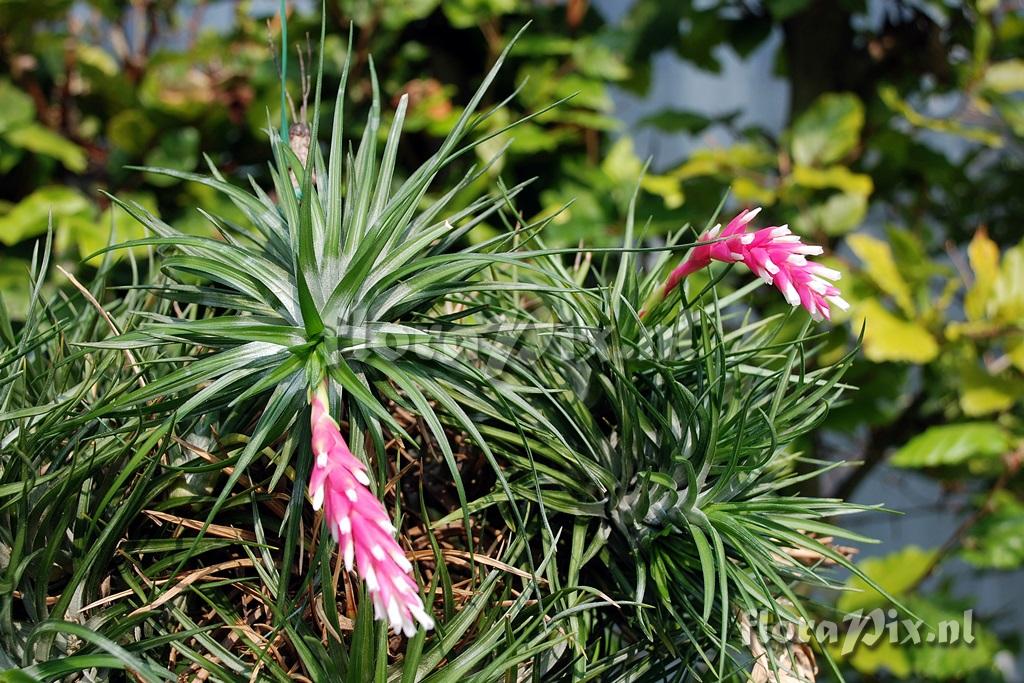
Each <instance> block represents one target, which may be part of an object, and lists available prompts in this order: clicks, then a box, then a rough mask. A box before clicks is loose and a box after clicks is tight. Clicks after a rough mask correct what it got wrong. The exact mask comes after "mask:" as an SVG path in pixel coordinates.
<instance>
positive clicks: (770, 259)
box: [645, 209, 850, 320]
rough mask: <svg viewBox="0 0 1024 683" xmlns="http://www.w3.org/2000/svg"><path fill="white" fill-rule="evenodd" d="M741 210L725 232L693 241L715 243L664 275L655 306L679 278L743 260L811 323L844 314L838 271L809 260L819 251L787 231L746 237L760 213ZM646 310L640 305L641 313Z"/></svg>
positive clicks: (696, 250)
mask: <svg viewBox="0 0 1024 683" xmlns="http://www.w3.org/2000/svg"><path fill="white" fill-rule="evenodd" d="M760 211H761V210H760V209H754V210H753V211H747V210H744V211H741V212H740V213H739V214H737V216H736V217H735V218H733V219H732V220H731V221H729V224H728V225H727V226H726V227H725V229H724V230H718V228H717V226H716V228H715V229H714V230H711V231H708V232H706V233H704V234H703V235H701V236H700V238H699V239H698V242H707V241H709V240H717V241H715V242H712V243H710V244H699V245H698V246H696V247H694V248H693V249H692V250H691V251H690V253H689V255H688V256H687V257H686V259H685V260H684V261H683V262H682V263H681V264H680V265H679V266H678V267H677V268H676V269H675V270H673V271H672V273H670V274H669V276H668V279H667V280H666V281H665V283H664V284H663V285H662V287H661V288H660V289H659V291H657V292H656V294H657V296H652V301H653V303H655V304H656V303H657V302H658V301H660V300H661V299H662V298H664V297H665V296H667V295H668V294H669V292H671V291H672V290H673V289H675V288H676V287H677V286H678V285H679V283H680V282H682V280H683V278H685V277H686V276H687V275H689V274H690V273H693V272H696V271H698V270H700V269H701V268H704V267H706V266H708V265H710V263H711V262H712V261H722V262H724V263H734V262H737V261H742V262H743V264H744V265H746V266H747V268H749V269H750V270H751V272H753V273H754V274H755V275H757V276H758V277H760V278H761V279H763V280H764V281H765V283H766V284H768V285H772V286H774V287H775V288H776V289H778V290H779V292H781V293H782V296H783V297H785V299H786V301H787V302H788V303H789V304H790V305H792V306H803V307H804V308H805V309H806V310H807V312H808V313H810V314H811V317H812V318H814V319H815V320H822V319H826V320H827V319H830V318H831V309H830V305H831V306H835V307H836V308H840V309H842V310H846V309H848V308H849V307H850V305H849V304H848V303H847V302H846V301H845V300H844V299H843V298H842V297H841V296H840V295H839V289H838V288H836V287H835V286H834V285H833V284H832V282H830V281H835V280H838V279H839V276H840V274H839V272H838V271H836V270H832V269H831V268H826V267H825V266H823V265H821V264H819V263H814V262H813V261H810V260H808V258H807V257H808V256H817V255H820V254H822V253H823V252H824V250H823V249H822V248H821V247H819V246H813V245H808V244H803V243H802V242H801V241H800V237H799V236H798V235H794V234H792V232H791V231H790V229H789V226H786V225H782V226H778V227H775V226H773V227H768V228H762V229H760V230H756V231H754V232H747V231H746V230H747V225H748V224H749V223H750V222H751V221H752V220H753V219H754V217H755V216H757V214H758V213H759V212H760ZM647 308H649V306H645V309H647Z"/></svg>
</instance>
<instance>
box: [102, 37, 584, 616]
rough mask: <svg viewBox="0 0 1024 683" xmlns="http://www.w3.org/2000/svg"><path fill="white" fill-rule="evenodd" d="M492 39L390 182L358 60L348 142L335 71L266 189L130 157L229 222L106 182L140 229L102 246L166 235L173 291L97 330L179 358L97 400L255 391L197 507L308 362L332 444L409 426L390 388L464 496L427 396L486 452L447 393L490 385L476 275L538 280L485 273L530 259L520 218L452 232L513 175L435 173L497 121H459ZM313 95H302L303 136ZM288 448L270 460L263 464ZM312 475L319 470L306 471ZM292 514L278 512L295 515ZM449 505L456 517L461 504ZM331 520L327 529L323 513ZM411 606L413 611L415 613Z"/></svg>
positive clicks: (233, 402) (498, 216)
mask: <svg viewBox="0 0 1024 683" xmlns="http://www.w3.org/2000/svg"><path fill="white" fill-rule="evenodd" d="M506 52H507V50H506ZM504 56H505V55H504V54H502V56H501V58H499V59H498V60H497V61H496V63H495V65H494V67H493V69H492V70H491V72H490V73H489V74H488V76H487V77H486V78H485V79H484V82H483V84H482V85H481V87H480V89H479V90H478V91H477V92H476V93H475V94H474V96H473V97H472V99H471V100H470V102H469V103H468V104H467V106H466V108H465V111H464V112H463V114H462V115H461V117H460V118H459V119H458V121H457V122H456V123H455V125H454V126H453V128H452V130H451V133H450V134H449V135H448V137H447V138H446V139H445V140H444V141H443V142H442V143H441V145H440V148H439V149H438V150H437V152H436V153H435V154H434V155H433V156H432V157H431V158H430V159H429V160H427V162H426V163H425V164H423V165H422V166H421V167H420V168H418V169H417V170H415V171H414V172H412V173H411V174H409V175H408V176H407V177H406V178H405V179H404V180H402V181H401V182H398V181H396V179H395V177H394V169H395V161H396V157H397V153H398V144H399V135H400V132H401V128H402V121H403V118H404V115H405V111H406V99H405V98H404V97H403V98H402V99H401V100H400V101H399V104H398V106H397V109H396V111H395V114H394V119H393V122H392V125H391V128H390V131H389V132H388V134H387V138H386V143H385V144H384V146H383V150H378V135H379V133H380V132H381V131H380V127H381V104H380V96H379V93H378V92H377V83H376V78H375V76H373V75H372V70H371V77H372V82H373V101H372V106H371V109H370V112H369V116H368V119H367V122H366V127H365V130H364V132H363V135H362V139H361V140H360V142H359V145H358V148H357V150H356V152H355V154H354V155H352V154H351V153H349V154H345V151H344V150H345V140H343V136H342V131H343V126H342V121H343V118H342V117H343V106H342V103H343V97H344V86H345V78H344V77H343V78H342V84H341V88H340V89H339V95H338V100H337V105H336V109H335V112H334V119H333V130H332V133H331V143H330V151H329V155H328V158H327V159H324V158H323V155H322V154H321V151H320V148H319V146H318V145H315V144H314V145H312V146H311V148H310V149H309V150H308V161H307V162H306V163H305V164H303V163H302V161H301V160H300V158H299V156H297V155H296V154H295V153H294V152H293V150H292V149H291V148H290V147H289V146H288V145H287V144H285V143H283V142H282V141H280V140H279V139H277V137H276V136H273V135H272V148H273V153H274V158H275V164H274V166H273V167H272V168H271V175H272V178H273V183H274V193H273V196H271V195H269V194H267V193H266V192H264V191H263V190H262V189H261V188H260V187H259V186H257V185H256V184H255V183H253V184H252V190H251V191H246V190H243V189H240V188H238V187H236V186H234V185H232V184H230V183H229V182H227V180H226V179H225V178H224V177H222V176H221V175H220V174H219V173H218V172H217V171H216V169H212V165H211V169H212V170H211V173H212V175H211V176H200V175H194V174H188V173H179V172H175V171H167V170H161V169H145V170H147V171H149V172H154V173H164V174H167V175H171V176H173V177H176V178H179V179H182V180H186V181H190V182H197V183H202V184H204V185H206V186H208V187H210V188H212V189H214V190H215V191H217V192H220V193H222V194H224V195H225V196H226V197H227V198H228V199H230V201H231V202H233V203H234V205H235V206H236V207H237V208H238V209H239V210H240V211H241V212H242V214H243V215H244V216H245V217H246V222H245V224H244V225H236V224H233V223H231V222H229V221H227V220H224V219H222V218H219V217H216V216H212V215H207V218H208V219H209V220H210V222H211V223H212V224H213V226H214V227H215V228H216V229H217V231H218V236H217V237H205V236H194V235H188V234H184V233H182V232H180V231H178V230H176V229H174V228H173V227H172V226H170V225H167V224H166V223H164V222H162V221H160V220H159V219H158V218H157V217H156V216H154V215H152V214H151V213H149V212H147V211H146V210H145V209H144V208H143V207H141V206H140V205H138V204H136V203H133V202H125V201H121V200H118V199H117V198H113V199H114V201H116V202H117V203H118V204H120V205H121V206H122V207H123V208H124V209H125V210H126V211H128V212H129V213H130V214H131V215H132V216H134V217H135V218H136V219H138V220H139V221H140V222H141V223H143V224H144V225H145V226H146V227H147V228H149V229H150V230H151V231H152V232H153V233H155V235H156V236H154V237H150V238H146V239H142V240H136V241H132V242H128V243H125V244H121V245H118V246H117V248H127V247H134V246H143V245H148V246H152V247H157V248H160V249H161V250H163V251H164V252H165V253H164V254H162V256H161V259H160V262H159V263H160V267H161V269H162V271H163V272H164V273H165V274H166V275H167V277H168V283H167V284H166V285H165V286H162V287H159V288H156V289H154V291H155V293H157V294H158V295H159V296H161V297H163V298H165V299H169V300H171V301H173V302H174V303H175V304H176V306H177V310H178V311H179V314H178V315H176V316H167V315H160V316H157V315H153V316H149V319H148V320H147V322H146V323H145V324H144V325H142V326H141V327H140V328H139V329H138V330H136V331H133V332H131V333H129V334H125V335H122V336H120V337H118V338H116V339H114V340H112V341H109V342H106V343H105V344H104V346H107V347H117V348H124V349H131V348H138V347H151V346H154V345H164V344H176V345H181V344H183V345H184V347H185V349H186V351H187V352H188V353H189V354H191V355H192V360H191V361H190V362H187V363H182V364H181V365H180V367H178V368H177V369H175V370H173V371H171V372H169V373H168V374H166V375H164V376H162V377H161V378H159V379H158V380H156V381H154V382H152V383H150V384H148V385H146V386H145V387H143V388H140V389H136V390H133V391H130V392H127V393H125V394H123V395H121V396H118V397H111V402H110V404H109V406H107V407H106V408H105V409H104V411H105V412H106V413H107V414H116V413H118V412H120V413H122V414H123V413H127V412H130V411H134V410H138V409H139V408H140V407H143V406H145V407H146V408H147V410H150V411H160V410H166V411H173V413H174V414H175V415H176V416H177V417H182V416H184V415H188V414H193V413H196V412H202V411H211V410H214V409H222V410H227V411H231V410H232V409H234V408H238V409H241V408H243V407H244V408H246V409H249V410H251V408H252V405H253V402H254V401H258V402H259V404H260V405H261V407H262V411H261V414H260V417H259V419H258V421H257V422H256V424H255V426H254V427H253V429H252V435H251V439H250V440H249V443H248V445H247V447H246V448H245V449H244V451H243V452H242V454H241V455H240V456H239V459H238V462H237V464H236V466H235V468H234V470H233V472H232V474H231V477H230V478H229V480H228V482H227V484H226V485H225V487H224V488H223V490H222V491H221V493H220V495H219V497H218V498H217V500H216V502H215V504H214V505H213V507H212V510H211V511H210V513H209V518H210V519H212V518H213V516H214V515H215V514H216V513H217V511H218V510H219V508H220V506H221V505H222V504H223V502H224V501H225V500H226V497H227V496H228V493H229V491H230V490H231V489H232V487H233V486H234V485H235V483H236V482H237V481H238V479H239V477H241V476H242V474H243V472H244V471H245V469H246V467H247V466H248V465H249V464H250V463H251V462H252V460H253V458H255V457H256V455H257V454H258V453H259V451H260V449H261V448H262V447H263V446H265V445H266V444H267V443H269V442H270V441H271V440H272V439H273V438H274V437H276V436H277V435H279V434H280V433H282V432H283V431H284V430H286V429H289V428H292V427H294V426H295V425H296V424H297V423H296V421H295V417H296V415H298V414H300V413H303V412H304V410H305V405H306V402H307V397H308V395H309V391H310V389H314V388H316V389H319V387H320V386H321V382H322V381H324V380H326V382H327V385H326V386H327V387H328V388H329V389H330V392H329V393H330V395H332V396H333V397H334V401H335V403H334V405H332V406H329V407H328V411H329V412H330V413H331V414H333V415H334V416H337V418H338V419H339V421H340V419H341V417H342V416H344V417H345V418H347V422H348V426H349V433H348V434H347V435H346V436H345V438H344V441H343V443H344V442H347V443H346V446H345V450H346V451H347V448H348V446H349V445H351V448H352V453H353V454H354V457H356V458H361V459H362V460H363V461H370V460H371V458H370V454H371V453H373V454H383V453H384V452H385V443H386V441H387V440H388V438H391V437H398V438H405V439H408V438H409V436H408V434H407V433H406V431H405V430H404V429H403V427H402V425H401V424H399V423H398V422H397V421H396V420H395V418H394V416H393V412H392V410H391V409H390V408H389V402H394V403H396V404H397V405H399V406H400V407H402V408H405V409H407V410H408V411H410V412H412V413H413V414H415V415H417V416H418V417H419V418H420V419H422V420H423V422H424V423H425V424H426V426H427V429H428V432H429V433H430V435H431V436H432V438H433V439H434V440H435V441H436V443H437V445H438V447H439V448H440V450H441V451H442V452H443V455H444V459H445V461H446V464H447V466H448V469H449V471H450V474H451V477H452V479H453V480H454V482H455V487H456V491H457V495H458V498H459V500H460V502H461V503H462V506H463V508H464V509H466V508H467V506H466V503H467V499H466V495H465V492H464V488H463V485H462V483H461V479H460V476H459V471H458V466H457V463H456V459H455V455H454V453H453V451H452V448H451V446H450V444H449V441H448V438H447V434H446V432H445V426H444V425H443V424H442V421H441V419H440V418H439V417H438V415H437V413H436V412H435V410H443V411H444V413H445V414H446V415H447V416H448V417H449V418H450V419H451V420H452V421H453V422H454V423H455V424H456V425H457V428H458V429H460V430H463V431H465V432H467V433H468V434H469V435H470V436H471V437H472V438H473V440H474V442H475V443H476V444H477V445H478V446H479V447H480V448H481V449H482V450H483V451H484V453H485V454H486V455H487V456H488V457H491V454H490V452H489V450H488V449H487V446H486V442H485V440H484V438H483V437H482V435H481V434H479V432H478V431H477V429H476V427H475V424H474V421H473V420H472V419H471V418H470V416H469V415H468V414H467V413H466V412H465V410H464V409H463V408H462V407H460V400H461V399H462V397H464V396H474V397H477V396H480V395H492V396H493V395H496V394H498V393H502V391H501V389H499V388H498V387H496V386H495V384H494V382H493V380H492V379H491V378H489V377H488V376H486V375H485V374H484V373H482V372H481V370H480V368H479V365H480V363H481V361H482V360H483V361H486V356H487V354H489V353H497V351H496V350H495V348H496V347H494V346H492V345H490V344H483V343H481V340H483V339H486V338H488V337H491V336H495V335H500V334H501V333H502V330H501V329H499V328H495V327H494V326H493V325H490V324H489V323H491V321H493V319H494V316H492V315H490V314H489V311H488V298H487V297H486V296H483V293H487V292H492V293H493V292H500V291H512V290H515V291H520V292H522V291H525V290H528V289H535V288H536V287H537V285H533V284H529V283H523V282H516V281H513V280H512V279H509V278H499V277H496V274H497V273H499V272H500V271H502V270H505V269H507V268H515V269H529V268H531V267H532V266H530V265H529V264H528V263H527V262H526V261H525V259H524V256H523V255H522V254H520V253H518V252H517V251H516V247H515V242H516V240H518V239H520V237H521V235H522V234H523V233H525V234H526V235H529V234H531V233H532V232H533V231H535V229H536V226H529V225H519V226H517V227H518V229H517V230H512V231H510V232H508V233H503V234H501V235H499V236H497V237H495V238H493V239H491V240H489V241H486V242H483V243H478V244H473V245H469V246H467V241H466V240H464V239H463V238H464V236H465V235H466V233H467V232H468V231H470V230H472V229H473V228H474V227H475V226H477V225H480V224H481V223H483V222H484V221H487V220H502V219H504V218H505V216H504V215H503V211H505V210H506V208H507V207H508V206H510V202H511V200H512V199H513V198H514V197H515V196H516V194H518V192H519V191H520V190H521V188H522V187H523V186H522V185H519V186H516V187H512V188H504V187H503V186H500V185H499V187H498V188H497V191H496V192H495V193H493V194H492V195H489V196H485V197H483V198H480V199H477V200H475V201H472V202H470V203H469V204H468V205H464V206H461V208H456V203H455V200H456V199H457V197H458V196H459V195H460V193H461V192H462V191H463V190H465V189H466V188H467V187H469V186H470V185H472V184H473V183H474V182H475V181H477V180H478V179H480V178H481V177H483V175H484V174H485V173H487V171H488V166H489V164H485V165H483V166H482V167H473V168H472V169H470V171H469V172H468V173H466V174H465V176H464V177H462V178H461V180H459V181H458V182H456V183H455V184H454V185H453V186H451V187H447V188H444V189H440V190H439V188H438V187H436V185H437V182H436V181H437V178H438V175H439V174H440V173H441V172H442V171H443V170H444V169H446V167H447V166H448V165H449V164H450V162H451V161H452V160H454V159H456V158H458V157H460V156H462V155H464V154H467V153H468V152H470V151H472V150H473V149H474V147H475V146H476V145H477V144H479V143H480V142H481V141H482V140H483V139H487V137H492V136H493V135H495V134H497V133H495V132H493V131H492V132H491V133H490V135H489V136H487V137H484V136H480V135H475V133H476V131H477V130H478V129H479V126H480V123H481V121H483V120H484V119H486V117H487V114H484V115H480V116H478V115H477V114H476V111H477V108H478V106H479V104H480V102H481V100H482V98H483V95H484V92H485V91H486V89H487V88H488V87H489V86H490V84H491V82H492V81H493V79H494V77H495V75H496V73H497V70H498V69H499V68H500V66H501V63H502V61H503V59H504ZM345 73H346V74H347V67H346V70H345ZM317 91H318V92H319V83H318V86H317ZM500 106H501V105H500V104H499V105H498V107H500ZM498 107H496V108H495V109H497V108H498ZM318 109H319V97H318V98H317V108H316V110H317V111H316V112H315V113H314V117H313V120H314V126H313V130H312V138H313V139H314V140H315V139H317V131H316V121H317V120H318V118H319V117H318ZM492 111H493V110H492ZM537 113H538V114H539V113H541V112H537ZM534 115H536V114H534ZM503 130H504V129H503ZM500 132H502V131H498V133H500ZM495 158H496V157H495ZM492 162H493V159H492ZM554 277H555V276H554V275H553V274H552V275H549V279H551V278H554ZM560 286H561V287H563V288H564V287H566V286H567V285H566V284H564V283H563V284H562V285H560ZM568 286H571V283H569V285H568ZM468 348H472V349H473V350H472V352H468V351H467V349H468ZM327 395H328V394H327V393H325V394H324V396H327ZM156 399H160V400H159V402H157V403H154V401H155V400H156ZM515 401H516V399H514V398H511V399H510V398H508V397H507V398H506V399H504V405H506V406H508V410H511V409H512V408H511V405H512V403H514V402H515ZM314 437H315V434H314ZM339 438H342V437H341V436H340V435H339ZM338 452H341V450H340V447H339V451H338ZM307 455H308V456H310V457H307V458H306V459H305V461H304V462H300V463H297V464H296V465H295V467H296V472H297V475H298V476H297V479H302V478H305V476H306V475H307V474H308V472H309V471H310V461H311V460H312V457H311V455H310V454H308V453H307ZM491 460H492V464H493V465H494V469H495V472H496V475H497V478H498V479H499V481H501V480H502V475H501V471H500V469H499V468H498V466H497V463H496V461H494V459H493V457H491ZM318 462H319V461H318ZM288 464H289V463H288V462H287V461H285V462H281V463H279V471H284V468H285V467H286V466H287V465H288ZM376 465H377V469H376V477H375V478H376V479H377V481H378V482H381V481H382V480H383V479H384V478H385V472H386V469H385V467H384V465H385V463H383V462H382V460H381V459H380V458H378V459H377V462H376ZM318 467H319V465H318ZM339 471H340V470H339ZM372 471H373V470H371V472H372ZM314 480H315V481H318V482H319V481H320V479H319V478H317V476H316V475H314ZM328 481H334V480H333V479H329V480H328ZM378 493H379V492H378ZM509 493H510V491H509ZM331 509H332V510H336V509H337V506H335V507H334V508H331ZM296 518H297V516H293V517H292V518H291V519H290V520H289V523H290V524H292V525H293V526H294V525H295V524H297V521H296ZM334 521H335V522H337V521H338V520H334ZM465 521H466V526H467V528H468V526H469V524H468V516H467V517H466V518H465ZM520 526H522V524H520ZM331 529H332V531H337V527H336V525H334V524H333V522H332V526H331ZM364 550H365V552H367V553H371V552H373V551H374V550H375V548H374V547H373V546H372V544H371V545H369V546H367V547H366V548H364V549H360V548H357V549H356V553H357V554H359V553H361V552H363V551H364ZM378 550H379V549H378ZM286 560H287V558H286ZM360 566H362V564H360ZM366 566H369V565H368V564H367V565H366ZM364 578H365V577H364ZM384 611H386V610H384ZM392 621H393V622H394V621H395V620H392ZM420 621H421V622H422V623H429V619H428V618H427V617H426V616H423V618H421V619H420Z"/></svg>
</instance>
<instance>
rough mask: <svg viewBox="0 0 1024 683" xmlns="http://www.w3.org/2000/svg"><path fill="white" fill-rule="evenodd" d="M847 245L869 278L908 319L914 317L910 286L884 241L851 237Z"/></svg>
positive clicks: (859, 235) (863, 236)
mask: <svg viewBox="0 0 1024 683" xmlns="http://www.w3.org/2000/svg"><path fill="white" fill-rule="evenodd" d="M846 243H847V244H848V245H849V246H850V249H852V250H853V253H855V254H856V255H857V257H858V258H859V259H860V260H861V261H862V262H863V263H864V271H865V272H866V273H867V275H868V277H870V278H871V280H872V281H873V282H874V283H875V284H876V285H877V286H878V288H879V289H881V290H882V291H883V292H885V293H886V294H888V295H889V296H891V297H892V298H893V300H894V301H895V302H896V305H897V306H899V307H900V310H902V311H903V312H904V313H905V314H906V315H907V316H908V317H913V316H914V313H915V312H914V304H913V302H912V301H911V298H910V286H909V285H908V284H907V281H906V280H904V279H903V275H902V274H900V270H899V267H898V266H897V265H896V259H895V258H894V257H893V254H892V249H891V248H890V247H889V245H888V244H887V243H885V242H883V241H882V240H880V239H878V238H876V237H871V236H870V235H864V234H857V235H850V237H849V238H848V239H847V240H846Z"/></svg>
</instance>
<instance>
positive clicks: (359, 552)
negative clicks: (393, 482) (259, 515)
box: [309, 384, 434, 637]
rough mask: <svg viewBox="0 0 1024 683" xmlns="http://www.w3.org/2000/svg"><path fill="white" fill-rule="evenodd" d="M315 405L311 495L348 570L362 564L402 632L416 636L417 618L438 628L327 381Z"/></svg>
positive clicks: (377, 601) (382, 607) (378, 607)
mask: <svg viewBox="0 0 1024 683" xmlns="http://www.w3.org/2000/svg"><path fill="white" fill-rule="evenodd" d="M310 407H311V408H312V418H311V420H312V427H313V440H312V445H313V453H314V455H315V456H316V461H315V463H314V466H313V474H312V476H311V478H310V482H309V491H310V496H311V498H312V501H313V509H314V510H319V509H320V508H321V507H322V508H323V510H324V519H325V521H326V523H327V528H328V529H329V530H330V532H331V536H333V537H334V540H335V541H337V543H338V545H339V546H340V548H341V554H342V558H343V560H344V562H345V569H346V570H348V571H352V570H353V568H354V569H356V571H357V573H358V574H359V576H360V577H362V579H363V580H364V581H365V582H366V587H367V589H368V591H369V594H370V598H371V599H372V601H373V608H374V612H375V614H376V617H377V619H386V620H387V621H388V623H389V624H390V625H391V628H392V629H393V630H394V631H395V632H396V633H404V634H405V635H406V636H410V637H411V636H413V635H414V634H415V633H416V624H417V622H418V623H419V624H420V625H421V626H423V628H425V629H431V628H433V626H434V620H433V619H432V618H431V617H430V615H428V614H427V613H426V611H425V610H424V608H423V601H422V600H421V599H420V595H419V589H418V588H417V586H416V582H415V581H414V580H413V578H412V563H411V562H409V560H408V558H406V556H405V552H404V551H403V550H402V547H401V546H400V545H399V544H398V542H397V541H396V540H395V536H394V534H395V531H396V529H395V526H394V525H393V524H392V523H391V519H390V518H389V517H388V513H387V510H385V509H384V505H383V503H381V501H380V500H379V499H378V498H377V496H375V495H374V494H373V492H372V491H371V490H370V488H369V485H370V478H369V476H368V475H367V473H366V466H365V465H364V464H363V463H362V461H360V460H359V459H358V458H356V457H355V456H354V455H353V454H352V451H351V450H349V447H348V444H346V443H345V439H344V438H343V437H342V435H341V430H340V429H339V428H338V423H337V422H336V421H335V420H334V418H332V417H331V416H330V413H329V404H328V399H327V387H326V384H321V385H320V386H319V387H317V389H316V390H315V391H313V392H311V395H310Z"/></svg>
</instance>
